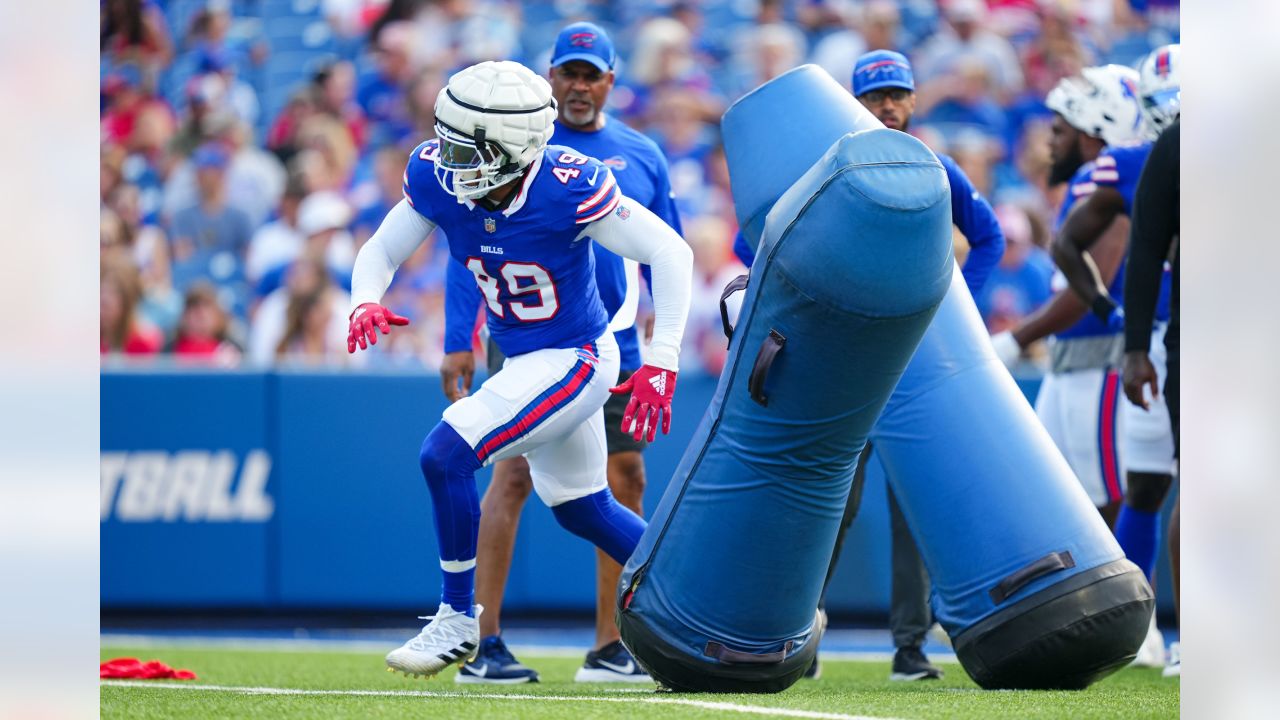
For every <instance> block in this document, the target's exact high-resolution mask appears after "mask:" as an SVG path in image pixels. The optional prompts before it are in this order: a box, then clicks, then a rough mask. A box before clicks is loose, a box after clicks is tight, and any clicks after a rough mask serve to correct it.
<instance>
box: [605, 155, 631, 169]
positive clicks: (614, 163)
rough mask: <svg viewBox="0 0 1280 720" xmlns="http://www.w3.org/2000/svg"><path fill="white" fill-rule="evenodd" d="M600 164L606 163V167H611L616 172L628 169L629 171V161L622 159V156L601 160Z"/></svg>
mask: <svg viewBox="0 0 1280 720" xmlns="http://www.w3.org/2000/svg"><path fill="white" fill-rule="evenodd" d="M600 162H602V163H604V164H605V165H608V166H609V167H611V168H613V169H614V170H626V169H627V160H626V158H624V157H622V156H621V155H614V156H613V157H611V158H606V159H604V160H601V161H600Z"/></svg>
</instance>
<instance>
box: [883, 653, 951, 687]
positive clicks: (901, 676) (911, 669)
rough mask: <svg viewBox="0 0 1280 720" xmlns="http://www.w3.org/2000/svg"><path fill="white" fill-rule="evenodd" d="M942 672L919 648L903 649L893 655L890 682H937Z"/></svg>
mask: <svg viewBox="0 0 1280 720" xmlns="http://www.w3.org/2000/svg"><path fill="white" fill-rule="evenodd" d="M940 677H942V671H941V670H939V669H938V668H937V667H936V666H934V665H933V663H931V662H929V658H927V657H925V656H924V653H923V652H921V650H920V648H918V647H901V648H898V651H897V652H895V653H894V654H893V673H892V674H891V675H889V679H890V680H937V679H938V678H940Z"/></svg>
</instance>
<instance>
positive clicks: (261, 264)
mask: <svg viewBox="0 0 1280 720" xmlns="http://www.w3.org/2000/svg"><path fill="white" fill-rule="evenodd" d="M306 196H307V186H306V184H305V183H304V181H303V177H302V174H301V173H298V172H294V173H291V174H290V175H289V179H288V181H287V182H286V184H285V188H284V196H283V197H281V198H280V205H279V207H277V208H276V217H275V220H272V221H271V222H269V223H267V224H266V225H263V226H262V227H260V228H258V229H257V231H255V232H254V233H253V239H252V240H250V242H249V253H248V257H247V259H246V260H245V268H244V273H245V278H246V279H248V281H249V284H250V285H251V286H252V287H253V289H254V294H256V295H258V296H263V295H266V294H268V293H270V292H271V291H272V290H275V289H276V287H278V286H279V284H280V282H279V278H278V277H275V278H274V279H271V280H268V278H270V277H271V276H276V275H277V274H278V273H280V272H281V271H282V270H283V268H286V267H287V266H288V265H289V264H290V263H292V262H293V261H294V260H296V259H297V257H298V255H299V253H301V251H302V241H303V237H302V232H301V231H300V230H299V229H298V207H299V206H300V205H301V204H302V200H303V198H305V197H306ZM264 281H266V284H264Z"/></svg>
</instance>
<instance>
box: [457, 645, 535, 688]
mask: <svg viewBox="0 0 1280 720" xmlns="http://www.w3.org/2000/svg"><path fill="white" fill-rule="evenodd" d="M453 681H454V682H459V683H468V684H470V683H475V684H485V685H517V684H520V683H531V682H538V671H537V670H533V669H531V668H527V667H525V666H524V665H521V664H520V661H519V660H516V658H515V656H514V655H512V654H511V651H510V650H508V649H507V644H506V643H504V642H502V638H501V637H498V636H497V635H490V636H489V637H487V638H485V639H483V640H481V641H480V650H479V651H478V652H477V653H476V656H475V658H473V659H472V660H471V662H469V663H466V664H465V665H463V666H462V667H460V668H458V674H457V675H455V676H454V678H453Z"/></svg>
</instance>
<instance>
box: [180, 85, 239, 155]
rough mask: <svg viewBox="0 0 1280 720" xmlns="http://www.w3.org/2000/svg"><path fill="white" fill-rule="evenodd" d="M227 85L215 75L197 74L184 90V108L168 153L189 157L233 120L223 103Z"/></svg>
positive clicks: (232, 115)
mask: <svg viewBox="0 0 1280 720" xmlns="http://www.w3.org/2000/svg"><path fill="white" fill-rule="evenodd" d="M226 89H227V83H226V81H225V80H223V79H222V78H221V77H219V76H217V75H196V76H195V77H192V78H191V79H190V80H188V81H187V84H186V88H185V90H184V98H185V100H186V106H185V107H184V108H182V115H181V118H180V120H179V122H178V132H177V134H176V135H174V137H173V144H172V146H171V148H170V149H171V151H172V152H173V153H174V154H175V155H178V156H180V157H184V158H185V157H188V156H190V155H191V153H193V152H195V149H196V148H198V147H200V145H202V144H203V143H205V142H208V141H209V140H212V139H214V138H216V137H217V136H218V134H219V133H221V132H222V131H223V130H224V129H225V128H226V127H227V126H228V125H230V124H231V123H232V122H234V120H235V116H234V114H233V113H231V112H230V111H229V110H228V109H227V106H226V103H225V102H224V99H225V95H226Z"/></svg>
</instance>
